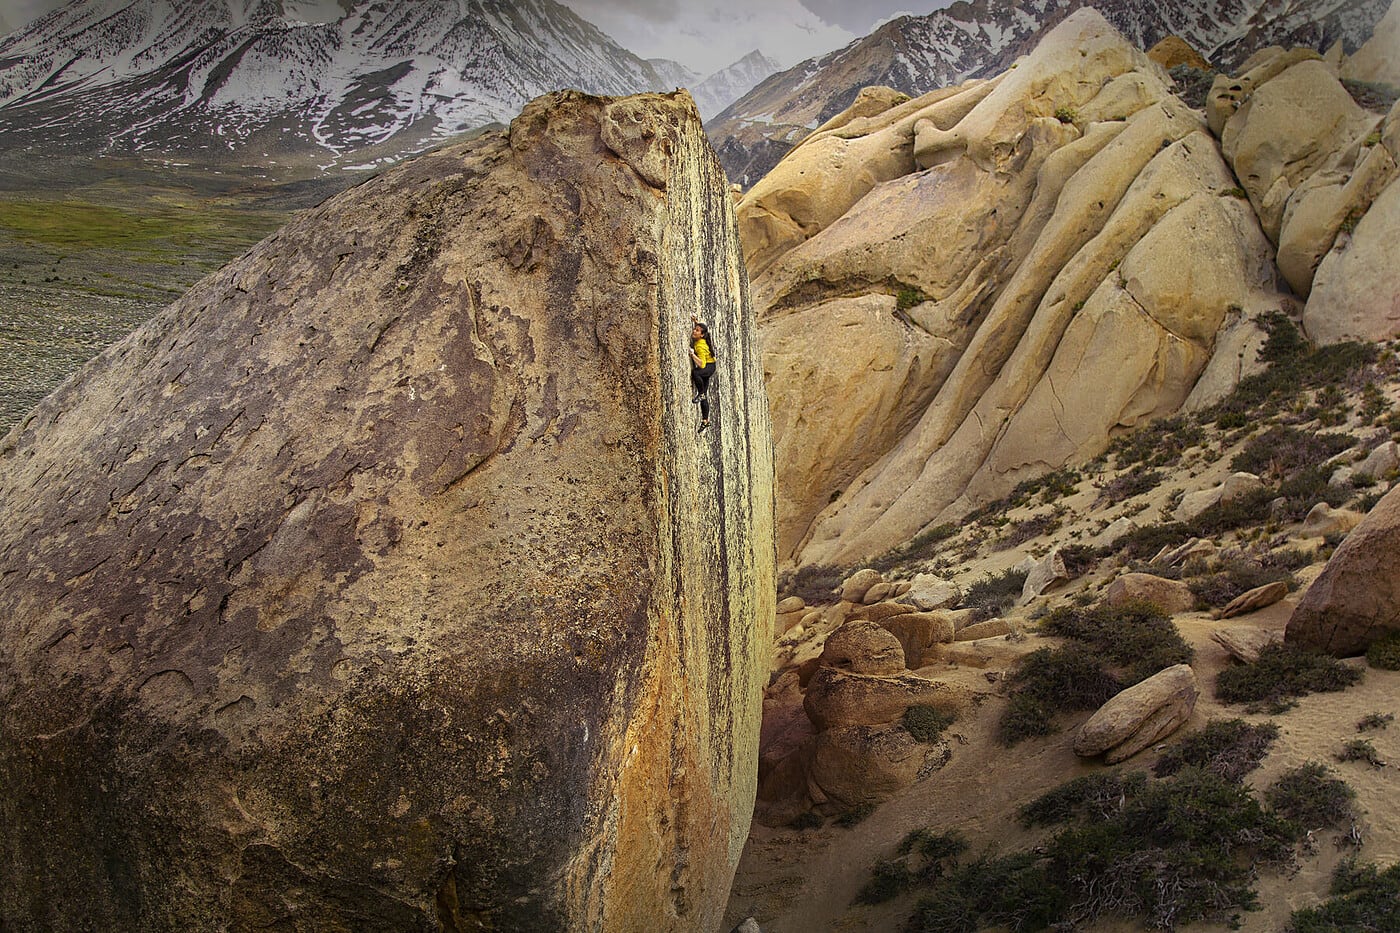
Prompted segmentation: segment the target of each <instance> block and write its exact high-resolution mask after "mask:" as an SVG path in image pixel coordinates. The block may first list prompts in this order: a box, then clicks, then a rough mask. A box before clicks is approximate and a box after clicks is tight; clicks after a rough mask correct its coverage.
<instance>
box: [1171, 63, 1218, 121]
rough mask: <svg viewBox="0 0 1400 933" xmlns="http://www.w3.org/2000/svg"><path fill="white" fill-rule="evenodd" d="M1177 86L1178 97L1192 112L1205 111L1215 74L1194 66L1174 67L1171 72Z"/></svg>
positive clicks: (1182, 65)
mask: <svg viewBox="0 0 1400 933" xmlns="http://www.w3.org/2000/svg"><path fill="white" fill-rule="evenodd" d="M1169 74H1170V75H1171V76H1172V82H1173V83H1174V84H1175V85H1176V96H1177V97H1179V98H1181V100H1182V101H1183V102H1184V103H1185V104H1186V106H1188V107H1190V108H1191V109H1192V110H1204V109H1205V108H1206V98H1207V97H1208V96H1209V94H1210V87H1211V84H1212V83H1214V81H1215V72H1213V71H1206V70H1204V69H1201V68H1197V67H1196V66H1194V65H1186V64H1181V65H1174V66H1173V67H1172V69H1171V71H1170V72H1169Z"/></svg>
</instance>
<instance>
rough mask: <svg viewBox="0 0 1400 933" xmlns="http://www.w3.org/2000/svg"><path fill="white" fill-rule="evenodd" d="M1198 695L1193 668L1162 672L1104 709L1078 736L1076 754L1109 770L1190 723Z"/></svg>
mask: <svg viewBox="0 0 1400 933" xmlns="http://www.w3.org/2000/svg"><path fill="white" fill-rule="evenodd" d="M1199 695H1200V688H1199V687H1198V686H1197V684H1196V675H1195V673H1194V672H1193V671H1192V670H1191V666H1190V665H1189V664H1177V665H1174V666H1172V667H1169V668H1167V669H1166V670H1163V671H1159V672H1157V673H1156V674H1153V675H1152V676H1151V677H1149V678H1147V679H1146V680H1144V681H1142V682H1141V683H1139V684H1135V685H1133V686H1131V687H1129V688H1128V689H1126V690H1124V691H1123V692H1122V693H1120V694H1118V695H1117V696H1115V697H1113V698H1112V699H1111V700H1109V701H1108V702H1107V703H1105V704H1104V705H1103V706H1101V707H1099V710H1098V712H1096V713H1094V715H1093V716H1090V717H1089V720H1088V721H1087V722H1085V723H1084V725H1083V726H1082V727H1080V730H1079V733H1078V735H1076V736H1075V738H1074V753H1075V754H1076V755H1080V756H1083V757H1085V758H1091V757H1093V756H1095V755H1103V756H1104V761H1106V762H1107V763H1108V764H1116V763H1117V762H1120V761H1123V760H1125V759H1127V758H1131V757H1132V756H1133V755H1136V754H1137V753H1138V752H1140V751H1142V750H1143V749H1144V748H1147V747H1148V746H1149V745H1151V744H1152V743H1154V742H1156V741H1158V740H1159V739H1163V738H1165V737H1167V736H1169V735H1171V734H1172V733H1173V732H1175V731H1176V730H1177V729H1178V728H1180V727H1181V724H1182V723H1184V722H1186V720H1188V719H1190V718H1191V712H1192V710H1194V709H1195V708H1196V697H1197V696H1199Z"/></svg>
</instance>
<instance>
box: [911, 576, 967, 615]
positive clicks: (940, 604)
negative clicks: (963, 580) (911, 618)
mask: <svg viewBox="0 0 1400 933" xmlns="http://www.w3.org/2000/svg"><path fill="white" fill-rule="evenodd" d="M960 599H962V589H961V588H960V587H959V586H958V585H957V584H956V583H953V582H952V581H950V580H944V579H943V578H942V577H936V576H934V575H933V574H929V573H921V574H918V575H917V576H915V577H914V579H913V580H911V581H910V587H909V591H908V592H907V593H906V594H905V596H904V601H905V602H908V603H912V604H913V605H915V606H917V607H918V608H920V609H923V610H924V611H928V610H931V609H948V608H950V607H952V606H956V605H957V604H958V600H960Z"/></svg>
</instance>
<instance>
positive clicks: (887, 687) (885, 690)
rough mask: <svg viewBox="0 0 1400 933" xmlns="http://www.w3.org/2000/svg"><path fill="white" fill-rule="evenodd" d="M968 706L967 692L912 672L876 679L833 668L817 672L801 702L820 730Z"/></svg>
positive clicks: (958, 709) (868, 723) (871, 723)
mask: <svg viewBox="0 0 1400 933" xmlns="http://www.w3.org/2000/svg"><path fill="white" fill-rule="evenodd" d="M968 703H969V697H968V695H967V692H966V691H964V690H962V689H960V688H957V687H954V686H952V685H950V684H945V683H942V682H940V681H936V680H929V679H928V678H926V677H918V676H915V675H914V674H909V673H905V674H901V675H899V676H896V677H877V676H873V675H870V674H850V673H847V672H845V671H839V670H836V669H835V668H832V667H823V668H822V669H821V670H819V671H817V673H816V675H815V676H814V677H813V678H812V681H811V683H809V684H808V685H807V692H806V694H805V696H804V697H803V699H802V707H803V709H805V710H806V711H807V716H808V718H809V719H811V720H812V725H814V726H816V727H817V730H818V731H822V730H826V729H838V728H841V727H842V726H862V725H864V726H871V725H877V724H879V723H886V722H894V721H895V720H896V719H898V718H899V717H901V716H903V715H904V711H905V710H906V709H908V708H909V707H911V706H936V707H938V708H939V709H943V710H948V711H950V712H962V711H963V710H965V709H966V708H967V706H968Z"/></svg>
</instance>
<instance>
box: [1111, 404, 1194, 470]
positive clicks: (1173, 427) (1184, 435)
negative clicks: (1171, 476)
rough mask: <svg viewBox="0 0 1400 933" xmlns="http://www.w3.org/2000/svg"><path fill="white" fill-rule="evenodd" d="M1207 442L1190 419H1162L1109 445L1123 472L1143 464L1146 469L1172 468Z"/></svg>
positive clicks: (1182, 416) (1184, 417) (1181, 416)
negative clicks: (1126, 468)
mask: <svg viewBox="0 0 1400 933" xmlns="http://www.w3.org/2000/svg"><path fill="white" fill-rule="evenodd" d="M1204 440H1205V430H1204V429H1203V428H1202V427H1201V426H1200V425H1199V424H1197V423H1196V422H1195V421H1194V420H1192V419H1191V418H1190V417H1188V416H1186V415H1177V416H1175V417H1172V418H1159V419H1157V420H1156V421H1153V422H1150V423H1148V424H1146V425H1144V426H1143V427H1140V428H1138V429H1137V430H1136V431H1133V432H1132V433H1131V434H1125V435H1123V436H1122V437H1119V438H1117V439H1115V440H1114V442H1113V443H1112V444H1110V445H1109V448H1108V452H1109V453H1111V454H1113V455H1114V457H1115V462H1116V463H1117V465H1118V467H1119V469H1122V468H1124V467H1128V466H1132V465H1133V464H1142V465H1143V466H1144V467H1147V468H1151V467H1160V466H1171V465H1172V464H1174V463H1176V462H1178V461H1179V460H1180V459H1181V455H1182V454H1183V453H1184V452H1185V451H1186V450H1188V449H1190V448H1191V447H1194V446H1196V445H1197V444H1199V443H1201V442H1202V441H1204Z"/></svg>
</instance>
